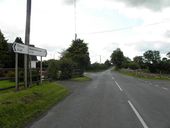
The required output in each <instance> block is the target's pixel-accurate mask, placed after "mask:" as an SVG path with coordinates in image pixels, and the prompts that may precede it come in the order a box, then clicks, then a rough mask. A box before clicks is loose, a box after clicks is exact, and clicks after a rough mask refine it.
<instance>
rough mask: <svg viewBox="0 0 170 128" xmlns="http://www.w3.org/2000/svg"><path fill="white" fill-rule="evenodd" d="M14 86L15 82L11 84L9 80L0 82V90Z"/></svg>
mask: <svg viewBox="0 0 170 128" xmlns="http://www.w3.org/2000/svg"><path fill="white" fill-rule="evenodd" d="M13 86H15V82H11V81H9V80H2V81H0V88H8V87H13Z"/></svg>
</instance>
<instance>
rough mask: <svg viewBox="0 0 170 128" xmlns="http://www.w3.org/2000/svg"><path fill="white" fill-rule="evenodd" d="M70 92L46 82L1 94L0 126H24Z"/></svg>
mask: <svg viewBox="0 0 170 128" xmlns="http://www.w3.org/2000/svg"><path fill="white" fill-rule="evenodd" d="M68 94H69V91H68V89H66V88H65V87H63V86H61V85H58V84H56V83H45V84H43V85H39V86H33V87H31V88H29V89H26V90H21V91H19V92H14V91H10V92H9V91H8V92H7V93H2V94H1V96H0V128H23V127H24V126H25V125H26V124H28V123H29V122H31V121H32V120H33V119H35V118H37V117H38V116H40V115H41V114H42V113H43V112H45V111H47V110H48V109H49V108H50V107H52V106H53V105H54V104H56V103H57V102H59V101H60V100H62V99H63V98H64V97H65V96H67V95H68Z"/></svg>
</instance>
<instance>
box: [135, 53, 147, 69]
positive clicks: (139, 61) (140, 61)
mask: <svg viewBox="0 0 170 128" xmlns="http://www.w3.org/2000/svg"><path fill="white" fill-rule="evenodd" d="M133 61H134V63H136V64H138V65H139V68H140V69H145V68H146V64H145V60H144V58H143V56H135V57H134V58H133Z"/></svg>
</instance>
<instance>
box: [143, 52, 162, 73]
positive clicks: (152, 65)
mask: <svg viewBox="0 0 170 128" xmlns="http://www.w3.org/2000/svg"><path fill="white" fill-rule="evenodd" d="M143 56H144V58H145V61H146V64H147V66H148V68H149V71H150V72H152V73H159V72H160V66H159V64H160V62H161V57H160V52H159V51H152V50H148V51H146V52H145V53H144V54H143Z"/></svg>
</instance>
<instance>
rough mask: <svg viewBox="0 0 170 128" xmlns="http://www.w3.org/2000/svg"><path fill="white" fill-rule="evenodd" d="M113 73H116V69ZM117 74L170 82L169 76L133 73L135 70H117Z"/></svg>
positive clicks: (140, 72)
mask: <svg viewBox="0 0 170 128" xmlns="http://www.w3.org/2000/svg"><path fill="white" fill-rule="evenodd" d="M112 71H115V70H114V69H113V70H112ZM116 71H117V72H119V73H121V74H124V75H128V76H132V77H136V78H141V79H147V80H170V76H168V75H162V74H152V73H145V72H142V71H133V70H127V69H121V70H116Z"/></svg>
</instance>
